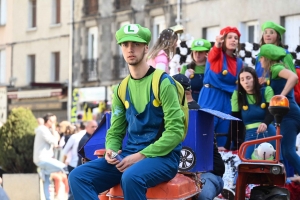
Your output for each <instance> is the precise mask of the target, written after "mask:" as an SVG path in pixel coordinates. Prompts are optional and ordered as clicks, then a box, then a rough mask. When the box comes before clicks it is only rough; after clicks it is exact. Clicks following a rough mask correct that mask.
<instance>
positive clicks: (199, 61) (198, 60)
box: [180, 39, 211, 101]
mask: <svg viewBox="0 0 300 200" xmlns="http://www.w3.org/2000/svg"><path fill="white" fill-rule="evenodd" d="M210 48H211V44H210V42H209V41H207V40H204V39H197V40H194V41H193V43H192V46H191V50H192V54H191V56H192V59H193V61H192V62H191V63H190V64H188V65H184V66H183V67H182V69H181V71H180V73H181V74H185V76H186V77H188V78H189V79H190V80H191V91H192V97H193V99H194V100H195V101H198V98H199V94H200V91H201V89H202V87H203V78H204V70H205V63H206V56H207V53H208V51H209V50H210Z"/></svg>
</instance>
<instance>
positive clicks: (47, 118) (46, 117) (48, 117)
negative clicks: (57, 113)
mask: <svg viewBox="0 0 300 200" xmlns="http://www.w3.org/2000/svg"><path fill="white" fill-rule="evenodd" d="M53 116H54V114H53V113H47V114H46V115H44V117H43V119H44V122H45V123H47V122H48V120H49V119H50V117H53Z"/></svg>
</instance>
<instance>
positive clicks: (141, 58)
mask: <svg viewBox="0 0 300 200" xmlns="http://www.w3.org/2000/svg"><path fill="white" fill-rule="evenodd" d="M144 56H145V49H144V51H143V53H142V55H141V57H138V58H137V57H136V60H133V61H128V62H127V64H128V65H130V66H133V67H136V66H139V64H140V63H141V62H142V61H143V60H144Z"/></svg>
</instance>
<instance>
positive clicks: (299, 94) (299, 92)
mask: <svg viewBox="0 0 300 200" xmlns="http://www.w3.org/2000/svg"><path fill="white" fill-rule="evenodd" d="M296 72H297V75H298V79H299V77H300V68H296ZM294 93H295V100H296V102H297V104H300V81H299V80H298V83H297V84H296V85H295V87H294Z"/></svg>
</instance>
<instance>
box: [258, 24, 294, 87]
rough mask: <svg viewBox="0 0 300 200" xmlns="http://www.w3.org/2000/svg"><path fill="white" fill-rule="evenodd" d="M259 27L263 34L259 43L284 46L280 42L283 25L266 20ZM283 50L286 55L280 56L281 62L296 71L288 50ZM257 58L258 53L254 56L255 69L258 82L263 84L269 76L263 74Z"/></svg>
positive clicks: (283, 30) (283, 31) (283, 29)
mask: <svg viewBox="0 0 300 200" xmlns="http://www.w3.org/2000/svg"><path fill="white" fill-rule="evenodd" d="M261 29H262V31H263V35H262V37H261V40H260V44H261V45H264V44H274V45H276V46H279V47H282V48H283V47H284V46H283V44H282V38H283V34H284V33H285V28H284V27H282V26H280V25H279V24H276V23H274V22H272V21H266V22H265V23H263V25H262V26H261ZM285 51H286V55H285V56H284V57H283V58H282V62H283V63H284V64H285V65H286V67H287V68H288V69H290V70H292V71H293V72H295V73H296V71H295V66H294V63H293V56H292V55H291V54H290V53H289V52H288V50H285ZM259 58H260V54H258V56H257V57H256V63H255V71H256V73H257V76H258V79H259V83H260V84H265V83H266V82H267V81H266V80H268V78H269V77H268V76H265V75H264V74H263V72H264V69H263V68H262V66H261V63H260V60H259ZM267 85H268V84H267Z"/></svg>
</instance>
